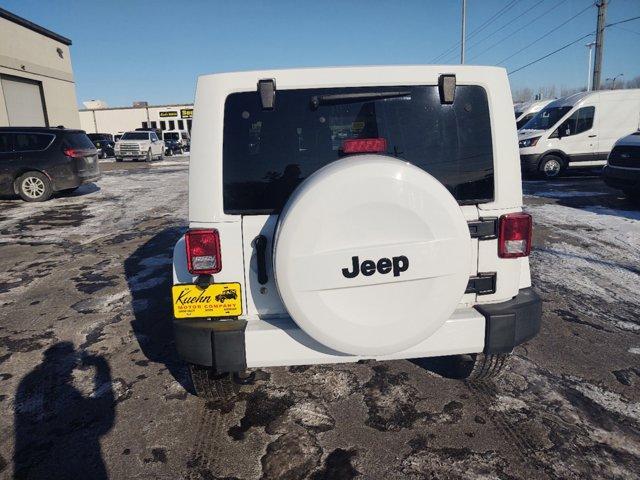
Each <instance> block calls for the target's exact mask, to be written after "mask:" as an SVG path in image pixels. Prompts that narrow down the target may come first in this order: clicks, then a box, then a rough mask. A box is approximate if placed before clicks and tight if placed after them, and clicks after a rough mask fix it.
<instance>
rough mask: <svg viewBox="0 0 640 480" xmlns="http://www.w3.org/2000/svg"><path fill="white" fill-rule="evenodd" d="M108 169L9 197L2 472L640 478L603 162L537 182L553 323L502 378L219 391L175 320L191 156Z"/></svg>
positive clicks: (639, 329) (353, 376) (309, 382)
mask: <svg viewBox="0 0 640 480" xmlns="http://www.w3.org/2000/svg"><path fill="white" fill-rule="evenodd" d="M102 167H103V171H104V175H103V177H102V179H101V180H100V181H99V182H97V184H96V185H87V186H84V187H82V188H81V189H79V190H78V191H77V192H75V194H73V195H71V196H68V197H60V198H55V199H53V200H51V201H49V202H47V203H45V204H27V203H24V202H21V201H18V200H10V199H3V200H0V212H1V214H0V234H1V235H0V258H2V269H0V406H1V408H2V412H3V414H4V415H3V421H2V423H1V424H0V477H1V478H11V477H12V476H14V475H15V476H16V477H17V478H58V477H59V478H80V477H82V478H91V479H94V478H113V479H120V478H131V477H136V478H172V479H174V478H193V479H196V478H201V479H221V478H226V479H232V478H237V479H258V478H274V479H275V478H277V479H295V478H313V479H351V478H384V479H394V478H398V479H399V478H416V479H418V478H446V479H448V478H482V479H486V478H499V479H531V478H536V479H557V478H624V479H630V478H640V318H639V312H640V295H639V294H638V292H639V291H640V289H639V287H638V285H640V267H639V265H640V248H639V247H640V207H639V206H637V205H633V204H631V203H630V202H628V201H627V200H625V199H624V198H623V197H621V196H620V195H619V193H618V192H616V191H614V190H611V189H609V188H607V187H606V186H604V184H603V183H602V182H601V180H600V179H599V178H598V177H597V175H591V174H588V173H587V174H581V175H574V176H571V177H566V178H562V179H559V180H556V181H553V182H538V181H528V182H525V186H524V190H525V195H526V197H525V203H526V209H527V210H528V211H529V212H530V213H532V215H533V216H534V222H535V225H536V230H535V238H534V247H535V248H534V251H533V253H532V258H531V268H532V275H533V284H534V287H535V288H536V289H537V290H538V292H539V293H540V294H541V296H542V297H543V300H544V313H543V326H542V331H541V333H540V335H539V336H538V337H536V338H535V339H534V340H533V341H531V342H530V343H528V344H526V345H524V346H522V347H519V348H518V349H517V350H516V352H515V354H516V355H515V358H514V361H513V363H512V365H511V368H510V369H509V370H508V371H507V372H506V374H505V375H504V376H503V377H502V378H501V379H500V380H498V381H497V382H496V383H494V384H486V385H483V386H481V387H472V386H469V385H467V384H464V383H461V382H458V381H456V380H447V379H443V378H441V377H439V376H438V375H437V374H436V373H435V371H437V368H436V367H437V365H434V364H433V363H432V362H422V361H414V362H410V361H394V362H388V363H375V362H369V363H360V364H348V365H333V366H315V367H294V368H274V369H265V370H262V371H260V372H259V374H258V382H257V385H256V386H255V388H254V389H253V390H247V391H245V392H243V393H242V400H241V401H240V402H238V403H237V404H236V405H235V407H234V408H225V407H224V406H223V407H221V406H219V405H213V404H207V403H206V402H203V401H202V400H201V399H199V398H197V397H195V396H193V395H192V394H191V393H190V390H191V386H190V384H189V380H188V375H187V371H186V369H185V366H184V365H183V364H182V363H181V362H180V361H179V359H178V358H177V356H176V354H175V351H174V346H173V339H172V331H171V324H170V321H169V315H170V304H169V301H168V300H169V286H170V283H171V271H170V266H171V255H172V248H173V245H174V243H175V241H176V239H177V238H178V237H179V236H180V235H181V233H182V232H183V231H184V228H185V226H186V217H187V167H188V157H173V158H170V159H166V160H165V161H164V162H156V163H152V164H137V163H131V164H128V163H124V164H116V163H114V162H103V163H102ZM14 472H15V473H14Z"/></svg>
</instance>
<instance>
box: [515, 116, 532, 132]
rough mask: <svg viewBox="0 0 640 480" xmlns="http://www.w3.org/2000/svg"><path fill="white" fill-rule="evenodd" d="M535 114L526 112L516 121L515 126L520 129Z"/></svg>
mask: <svg viewBox="0 0 640 480" xmlns="http://www.w3.org/2000/svg"><path fill="white" fill-rule="evenodd" d="M534 116H535V113H527V114H526V115H525V116H524V117H522V118H521V119H520V120H518V121H517V122H516V127H517V128H518V130H520V129H521V128H522V127H524V126H525V125H526V123H527V122H528V121H529V120H531V119H532V118H533V117H534Z"/></svg>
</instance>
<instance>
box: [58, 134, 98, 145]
mask: <svg viewBox="0 0 640 480" xmlns="http://www.w3.org/2000/svg"><path fill="white" fill-rule="evenodd" d="M64 141H65V143H66V144H67V145H69V146H70V147H71V148H94V145H93V143H92V142H91V140H90V139H89V137H88V136H87V134H86V133H81V132H76V133H67V134H65V136H64Z"/></svg>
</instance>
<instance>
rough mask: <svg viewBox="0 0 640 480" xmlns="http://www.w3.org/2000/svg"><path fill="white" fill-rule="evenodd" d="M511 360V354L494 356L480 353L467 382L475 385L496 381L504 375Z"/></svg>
mask: <svg viewBox="0 0 640 480" xmlns="http://www.w3.org/2000/svg"><path fill="white" fill-rule="evenodd" d="M510 358H511V354H510V353H499V354H493V355H485V354H484V353H478V354H476V355H475V359H474V364H473V368H472V369H471V371H470V372H469V375H468V376H467V378H466V380H467V381H468V382H471V383H474V382H483V381H485V380H493V379H496V378H498V377H499V376H500V375H502V373H503V372H504V370H505V367H506V366H507V363H508V362H509V359H510Z"/></svg>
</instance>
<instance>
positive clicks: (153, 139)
mask: <svg viewBox="0 0 640 480" xmlns="http://www.w3.org/2000/svg"><path fill="white" fill-rule="evenodd" d="M151 140H152V141H154V142H157V141H158V136H157V135H156V134H155V133H152V134H151Z"/></svg>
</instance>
